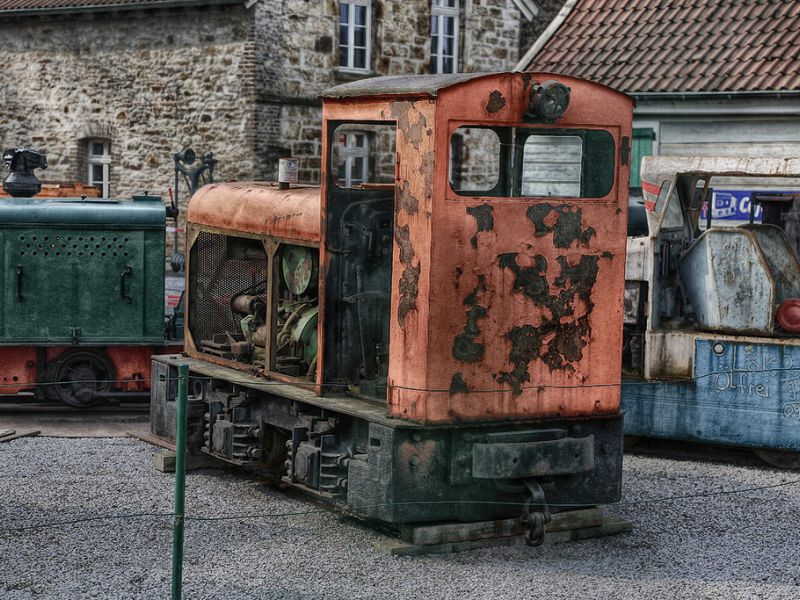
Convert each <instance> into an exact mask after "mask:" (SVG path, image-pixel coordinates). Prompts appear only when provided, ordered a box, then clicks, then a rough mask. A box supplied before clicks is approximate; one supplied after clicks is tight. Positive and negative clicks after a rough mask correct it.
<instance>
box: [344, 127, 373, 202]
mask: <svg viewBox="0 0 800 600" xmlns="http://www.w3.org/2000/svg"><path fill="white" fill-rule="evenodd" d="M338 137H339V139H338V140H337V143H338V145H339V147H338V148H337V153H336V154H337V158H338V164H337V173H336V178H337V180H338V181H337V185H338V186H339V187H342V188H351V187H355V186H357V185H360V184H362V183H364V182H365V181H367V180H368V179H369V137H368V134H366V133H364V132H357V131H350V132H344V131H343V132H340V133H339V136H338Z"/></svg>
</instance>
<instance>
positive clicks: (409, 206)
mask: <svg viewBox="0 0 800 600" xmlns="http://www.w3.org/2000/svg"><path fill="white" fill-rule="evenodd" d="M397 204H398V206H399V207H400V208H401V209H403V210H404V211H406V212H407V213H408V214H411V215H413V214H416V213H418V212H419V200H417V197H416V196H415V195H414V194H412V193H411V186H410V185H409V183H408V181H404V182H403V183H402V184H399V185H398V186H397ZM406 229H408V227H406Z"/></svg>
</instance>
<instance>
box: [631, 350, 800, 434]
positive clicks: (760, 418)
mask: <svg viewBox="0 0 800 600" xmlns="http://www.w3.org/2000/svg"><path fill="white" fill-rule="evenodd" d="M715 349H716V351H715ZM622 409H623V411H624V412H625V433H626V434H627V435H642V436H648V437H660V438H670V439H679V440H689V441H700V442H713V443H719V444H733V445H739V446H753V447H766V448H784V449H792V450H800V346H788V345H783V344H781V343H779V342H777V341H776V342H772V343H759V344H747V343H741V342H740V343H734V342H730V341H727V340H714V339H697V340H695V381H693V382H679V383H656V382H647V383H643V382H640V381H635V380H625V381H624V382H623V386H622Z"/></svg>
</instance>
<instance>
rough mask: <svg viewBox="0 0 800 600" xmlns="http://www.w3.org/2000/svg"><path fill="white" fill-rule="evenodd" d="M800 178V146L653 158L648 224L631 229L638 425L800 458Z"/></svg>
mask: <svg viewBox="0 0 800 600" xmlns="http://www.w3.org/2000/svg"><path fill="white" fill-rule="evenodd" d="M714 184H717V185H719V187H720V188H723V189H724V190H726V191H725V194H726V195H727V197H725V196H723V194H719V196H720V199H721V200H722V201H721V202H719V201H718V199H717V198H716V197H715V194H714V189H713V187H712V186H713V185H714ZM752 190H758V191H757V192H752ZM792 190H800V160H797V159H787V160H784V159H780V160H778V159H759V158H751V159H735V158H681V157H647V158H645V159H643V161H642V191H643V196H644V202H645V208H646V214H647V223H648V231H649V233H648V235H647V236H642V237H631V238H628V252H627V259H628V262H627V267H626V290H625V337H624V339H625V343H624V348H623V364H624V365H625V370H626V374H627V376H626V378H625V380H624V383H623V390H622V408H623V410H624V412H625V433H626V434H627V435H632V436H646V437H655V438H670V439H677V440H687V441H695V442H708V443H716V444H729V445H736V446H745V447H751V448H753V449H754V450H755V452H756V453H757V454H758V455H759V456H760V457H761V458H762V459H764V460H765V461H767V462H769V463H770V464H773V465H776V466H780V467H784V468H800V261H798V256H797V250H798V243H799V242H800V227H799V226H798V225H800V202H798V200H800V193H795V192H792ZM743 198H747V199H748V203H747V207H748V208H749V215H748V214H747V213H742V210H741V207H742V204H743V203H742V199H743ZM726 201H727V204H726ZM712 202H713V204H712ZM709 204H712V206H713V207H714V210H712V211H711V214H710V215H709V214H707V213H708V211H707V210H706V208H707V206H708V205H709ZM723 205H724V206H723ZM756 217H761V218H760V219H758V220H760V221H761V222H760V223H759V222H756V221H757V219H756ZM779 309H780V310H779Z"/></svg>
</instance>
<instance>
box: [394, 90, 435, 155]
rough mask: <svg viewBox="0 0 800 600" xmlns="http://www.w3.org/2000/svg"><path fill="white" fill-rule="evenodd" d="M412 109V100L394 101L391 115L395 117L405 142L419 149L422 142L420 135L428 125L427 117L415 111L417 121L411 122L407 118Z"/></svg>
mask: <svg viewBox="0 0 800 600" xmlns="http://www.w3.org/2000/svg"><path fill="white" fill-rule="evenodd" d="M412 111H414V103H413V102H395V103H394V104H393V105H392V116H393V117H394V118H395V119H397V127H398V129H400V131H402V132H403V137H404V138H405V141H406V143H408V144H411V145H412V146H414V149H415V150H419V147H420V144H422V135H423V133H424V132H425V129H426V127H427V126H428V119H426V118H425V115H424V114H422V113H420V112H416V115H417V122H416V123H412V122H411V120H410V119H409V114H410V113H411V112H412Z"/></svg>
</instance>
